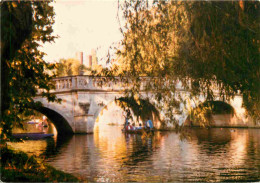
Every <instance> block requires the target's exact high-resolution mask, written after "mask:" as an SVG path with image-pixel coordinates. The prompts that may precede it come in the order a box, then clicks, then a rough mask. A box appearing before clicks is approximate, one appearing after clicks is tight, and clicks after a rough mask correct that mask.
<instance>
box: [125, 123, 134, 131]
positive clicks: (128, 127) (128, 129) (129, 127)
mask: <svg viewBox="0 0 260 183" xmlns="http://www.w3.org/2000/svg"><path fill="white" fill-rule="evenodd" d="M131 130H133V126H132V125H131V124H130V123H129V122H128V123H127V126H126V131H131Z"/></svg>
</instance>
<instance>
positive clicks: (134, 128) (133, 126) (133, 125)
mask: <svg viewBox="0 0 260 183" xmlns="http://www.w3.org/2000/svg"><path fill="white" fill-rule="evenodd" d="M132 130H133V131H135V130H136V127H135V123H133V124H132Z"/></svg>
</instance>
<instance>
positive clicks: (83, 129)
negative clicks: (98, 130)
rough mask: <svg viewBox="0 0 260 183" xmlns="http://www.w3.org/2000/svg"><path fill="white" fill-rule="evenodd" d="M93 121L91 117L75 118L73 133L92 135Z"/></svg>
mask: <svg viewBox="0 0 260 183" xmlns="http://www.w3.org/2000/svg"><path fill="white" fill-rule="evenodd" d="M94 125H95V119H94V116H93V115H84V116H75V117H74V129H73V130H74V133H79V134H80V133H93V129H94Z"/></svg>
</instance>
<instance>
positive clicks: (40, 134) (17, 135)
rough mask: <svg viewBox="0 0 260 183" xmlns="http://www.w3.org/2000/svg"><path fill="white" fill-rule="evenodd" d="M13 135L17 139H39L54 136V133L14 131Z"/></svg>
mask: <svg viewBox="0 0 260 183" xmlns="http://www.w3.org/2000/svg"><path fill="white" fill-rule="evenodd" d="M13 136H14V137H15V138H19V139H28V140H39V139H44V138H48V137H52V136H54V134H46V133H44V132H38V133H14V134H13Z"/></svg>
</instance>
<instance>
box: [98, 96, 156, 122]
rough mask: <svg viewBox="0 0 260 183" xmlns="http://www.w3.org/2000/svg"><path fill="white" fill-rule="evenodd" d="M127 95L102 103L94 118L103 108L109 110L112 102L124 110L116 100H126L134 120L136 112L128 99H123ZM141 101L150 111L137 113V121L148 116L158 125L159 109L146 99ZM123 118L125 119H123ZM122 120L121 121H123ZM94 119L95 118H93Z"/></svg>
mask: <svg viewBox="0 0 260 183" xmlns="http://www.w3.org/2000/svg"><path fill="white" fill-rule="evenodd" d="M126 98H127V97H123V96H121V97H118V98H115V99H114V100H111V101H109V102H108V103H107V104H106V105H104V106H103V107H101V108H99V110H98V111H97V113H96V115H95V119H97V117H98V116H99V115H100V113H101V112H102V111H103V110H106V109H107V110H109V106H110V105H111V104H112V103H115V104H116V105H117V106H119V107H120V108H121V109H122V110H125V109H126V108H124V107H123V106H122V105H120V104H119V103H118V102H119V101H122V99H123V101H124V102H126V103H127V104H126V105H128V107H129V108H130V111H131V115H132V116H133V118H134V121H135V120H137V114H136V111H134V109H133V108H131V104H129V101H128V100H124V99H126ZM143 101H145V102H146V104H145V105H147V106H148V107H147V108H150V109H151V111H148V110H147V111H144V112H146V115H143V114H139V115H140V118H139V120H140V121H139V122H144V121H145V120H146V118H147V117H149V118H150V119H152V120H153V121H154V123H155V126H156V127H159V126H160V125H161V124H160V123H161V120H160V115H159V110H158V109H157V108H156V107H155V106H154V105H153V104H152V103H151V102H150V101H148V100H145V99H143ZM124 120H125V119H124ZM124 120H123V121H124ZM95 121H96V120H95Z"/></svg>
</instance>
